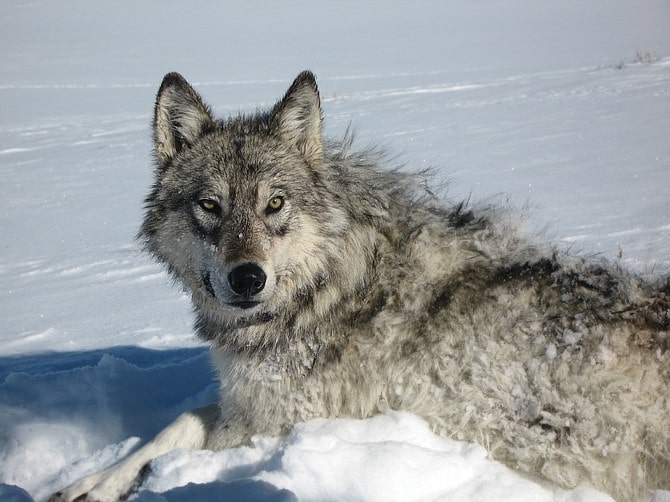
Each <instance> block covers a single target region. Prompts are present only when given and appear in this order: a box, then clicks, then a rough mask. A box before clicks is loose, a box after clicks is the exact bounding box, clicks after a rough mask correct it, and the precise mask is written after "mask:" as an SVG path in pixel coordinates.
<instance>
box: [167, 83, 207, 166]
mask: <svg viewBox="0 0 670 502" xmlns="http://www.w3.org/2000/svg"><path fill="white" fill-rule="evenodd" d="M213 125H214V118H213V117H212V112H211V111H210V109H209V107H208V106H207V105H205V103H203V101H202V99H201V98H200V96H199V95H198V93H197V92H195V90H194V89H193V87H191V86H190V85H189V83H188V82H187V81H186V80H185V79H184V77H182V76H181V75H180V74H179V73H168V74H167V75H165V77H164V78H163V83H162V84H161V86H160V89H159V90H158V95H157V96H156V108H155V110H154V147H155V149H156V158H157V160H158V163H159V165H160V166H165V165H166V163H167V162H169V161H170V160H171V159H172V158H173V157H174V156H175V155H177V154H178V153H179V152H180V151H181V150H183V149H184V148H188V147H190V146H191V145H193V143H195V141H196V140H197V139H198V138H199V137H200V136H202V134H203V133H204V132H205V131H207V129H210V128H212V127H213Z"/></svg>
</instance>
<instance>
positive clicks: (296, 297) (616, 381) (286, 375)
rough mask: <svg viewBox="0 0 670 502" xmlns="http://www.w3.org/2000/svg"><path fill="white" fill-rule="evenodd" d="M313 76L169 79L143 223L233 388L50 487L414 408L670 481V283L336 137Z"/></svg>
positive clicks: (628, 479)
mask: <svg viewBox="0 0 670 502" xmlns="http://www.w3.org/2000/svg"><path fill="white" fill-rule="evenodd" d="M321 130H322V115H321V106H320V99H319V93H318V90H317V85H316V81H315V79H314V76H313V75H312V74H311V73H309V72H304V73H301V74H300V75H299V76H298V77H297V78H296V79H295V81H294V82H293V84H292V85H291V86H290V88H289V89H288V91H287V93H286V95H285V96H284V97H283V98H282V99H281V100H280V101H279V102H278V103H277V104H276V105H275V106H274V107H273V108H272V109H270V110H268V111H262V112H256V113H252V114H247V115H240V116H235V117H231V118H227V119H225V120H217V119H215V118H214V117H213V115H212V112H211V110H210V108H209V107H208V106H207V105H206V104H205V103H204V102H203V101H202V99H201V98H200V96H199V95H198V94H197V93H196V91H195V90H194V89H193V88H192V87H191V86H190V85H189V84H188V83H187V82H186V81H185V80H184V78H183V77H181V76H180V75H179V74H176V73H171V74H168V75H167V76H166V77H165V79H164V80H163V83H162V85H161V87H160V90H159V91H158V96H157V100H156V106H155V118H154V124H153V134H154V143H155V145H154V146H155V160H156V179H155V184H154V185H153V188H152V190H151V193H150V194H149V196H148V198H147V199H146V214H145V218H144V222H143V224H142V226H141V230H140V232H139V238H140V239H141V241H142V242H143V243H144V245H145V247H146V249H147V250H148V252H149V253H151V254H152V255H153V256H154V257H155V258H156V259H157V260H158V261H159V262H161V263H163V264H165V266H166V267H167V270H168V271H169V272H170V274H171V275H172V276H173V277H174V278H175V279H176V280H177V281H178V282H179V283H181V284H183V286H185V288H186V289H187V290H188V291H189V292H190V294H191V296H192V301H193V305H194V309H195V317H196V320H195V327H196V331H197V334H198V335H199V336H200V337H201V338H202V339H204V340H207V341H209V342H210V343H211V353H212V359H213V361H214V363H215V365H216V367H217V369H218V372H219V374H220V379H221V400H220V403H218V404H217V405H212V406H209V407H207V408H203V409H199V410H195V411H193V412H191V413H187V414H185V415H183V416H182V417H180V418H179V419H178V420H177V421H176V422H175V423H174V424H172V425H171V426H169V427H168V428H167V429H165V430H164V431H163V432H162V433H161V434H160V435H159V436H158V437H157V438H156V439H154V440H153V441H151V442H149V443H148V444H147V445H146V446H144V447H143V448H141V449H140V450H138V451H137V452H135V453H134V454H132V455H131V456H130V457H129V458H128V459H126V460H124V461H122V462H121V463H120V464H118V465H116V466H113V467H111V468H110V469H108V470H107V471H105V472H102V473H100V474H95V475H93V476H91V477H89V478H85V479H83V480H81V481H79V482H77V483H75V484H74V485H73V486H71V487H70V488H68V489H66V490H64V491H63V492H61V493H59V494H57V495H55V496H54V500H73V499H75V498H77V497H79V498H78V500H115V499H119V498H122V497H124V496H125V495H127V494H128V493H129V492H130V491H132V490H133V489H134V488H135V487H136V484H137V483H138V482H139V481H138V480H141V473H142V472H143V470H144V469H145V466H146V465H147V464H148V463H149V462H150V461H151V459H152V458H155V457H156V456H158V455H161V454H163V453H165V452H167V451H169V450H172V449H174V448H211V449H223V448H230V447H236V446H239V445H243V444H245V443H246V442H248V441H249V438H250V437H251V436H252V435H254V434H261V435H266V436H276V435H282V434H286V433H287V431H289V430H290V429H291V427H292V426H293V425H294V424H295V423H296V422H299V421H305V420H310V419H312V418H315V417H327V418H328V417H344V416H346V417H370V416H372V415H374V414H377V413H380V412H383V411H385V410H405V411H409V412H412V413H415V414H417V415H419V416H421V417H424V418H425V419H426V420H427V421H428V422H429V423H430V424H431V426H432V427H433V428H434V430H435V431H437V432H438V433H440V434H443V435H446V436H450V437H454V438H458V439H463V440H467V441H477V442H479V443H481V444H482V445H484V446H485V447H486V448H487V449H488V451H489V452H490V455H491V456H492V458H494V459H497V460H499V461H501V462H504V463H505V464H507V465H509V466H511V467H513V468H515V469H518V470H521V471H523V472H526V473H529V474H530V475H532V476H540V477H543V478H546V479H548V480H551V481H552V482H553V483H556V484H558V485H560V486H562V487H574V486H576V485H578V484H580V483H590V484H591V485H593V486H595V487H596V488H599V489H601V490H604V491H606V492H608V493H610V494H612V495H613V496H614V497H615V498H617V499H618V500H633V499H639V498H643V497H646V496H648V495H649V493H651V491H652V490H654V489H670V383H669V382H670V350H668V349H669V348H670V347H669V345H670V342H669V341H668V334H669V333H670V283H668V282H666V281H664V280H660V279H659V280H658V281H657V282H656V283H652V282H644V281H642V280H640V279H638V278H636V277H635V276H633V275H632V274H629V273H627V272H625V271H623V270H621V269H620V268H618V267H616V266H614V265H612V264H608V263H607V262H604V261H602V260H595V259H593V260H590V259H583V258H578V257H573V256H570V255H569V254H568V253H566V252H562V251H560V250H558V249H556V248H554V247H550V246H548V245H541V244H534V243H533V242H532V241H531V240H530V239H529V238H527V237H525V236H524V235H523V233H522V232H521V231H520V230H519V229H518V226H519V218H518V217H517V216H515V213H514V212H513V211H510V210H507V209H504V208H500V207H495V206H494V205H490V204H489V205H476V204H466V203H458V204H447V203H442V202H440V201H439V200H437V198H436V197H433V196H431V195H430V193H429V192H428V191H427V190H426V189H425V187H424V184H423V182H422V181H421V180H418V179H417V177H416V176H413V175H408V174H403V173H402V172H400V171H398V170H383V169H381V168H380V167H379V166H380V164H382V163H383V155H381V154H379V153H376V152H375V151H374V150H372V149H368V150H364V151H360V152H358V151H355V150H354V149H353V148H352V141H351V137H350V136H349V135H348V136H347V137H346V138H345V139H344V140H343V141H339V142H338V141H329V140H327V139H324V138H323V137H322V131H321Z"/></svg>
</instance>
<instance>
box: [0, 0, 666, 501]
mask: <svg viewBox="0 0 670 502" xmlns="http://www.w3.org/2000/svg"><path fill="white" fill-rule="evenodd" d="M669 21H670V4H668V2H667V0H638V1H636V2H623V1H621V2H614V3H613V2H611V0H589V1H588V2H583V1H582V0H562V1H556V0H504V1H498V0H483V1H477V2H472V1H471V0H452V1H449V2H443V1H439V0H433V1H429V0H426V1H424V2H418V3H417V2H414V3H411V2H401V1H399V0H391V1H384V0H371V1H366V2H360V1H353V0H340V1H338V2H309V1H307V0H287V1H286V2H271V1H267V0H260V1H254V2H243V1H241V0H235V1H229V2H216V1H214V0H210V1H199V2H188V3H186V2H177V1H159V0H147V1H145V2H135V1H131V0H118V1H116V2H102V1H98V2H85V1H82V0H62V1H60V2H49V1H48V0H32V1H30V2H28V1H23V0H11V1H5V2H1V3H0V33H1V35H0V37H1V38H2V51H0V69H1V70H2V71H1V72H0V110H1V111H0V173H2V179H3V182H2V183H1V184H0V230H1V232H0V319H2V325H1V326H2V327H1V328H0V500H3V501H4V500H30V497H31V496H32V497H34V498H35V500H44V499H45V498H46V497H47V496H48V494H49V493H50V492H51V491H52V490H55V489H57V488H61V487H62V486H63V485H64V484H67V483H68V482H70V481H72V480H74V479H76V478H78V477H80V476H81V475H83V474H85V473H87V472H93V471H97V470H99V469H101V468H103V467H104V466H106V465H108V464H110V463H111V462H113V461H115V460H116V459H118V458H121V457H122V456H123V455H125V454H126V453H127V452H128V451H130V450H132V449H133V448H134V447H136V446H137V445H138V444H140V443H141V442H143V441H146V440H147V439H148V438H150V437H151V436H152V435H154V434H155V433H156V432H157V431H158V430H160V429H161V428H162V427H164V426H165V425H166V424H167V423H169V422H170V421H171V420H173V419H174V418H175V417H176V416H177V415H178V414H179V413H181V412H182V411H185V410H187V409H190V408H193V407H195V406H200V405H204V404H207V403H209V402H211V401H213V400H214V399H216V396H217V389H216V382H215V380H214V375H213V373H212V370H211V368H210V364H209V361H208V357H207V353H206V349H205V348H204V346H203V345H201V344H200V343H198V342H197V340H195V338H194V336H193V333H192V328H191V313H190V306H189V301H188V298H187V297H186V296H185V295H184V294H182V293H181V292H180V291H179V290H178V289H177V288H175V287H173V286H172V285H171V283H170V280H169V279H168V278H167V277H166V275H165V273H164V272H163V271H162V270H161V269H160V268H159V267H158V266H157V265H155V264H154V263H152V262H151V260H149V258H148V257H146V256H144V255H143V254H141V253H140V252H139V250H138V249H137V246H136V244H135V243H134V241H133V236H134V234H135V232H136V230H137V227H138V224H139V221H140V218H141V211H142V200H143V197H144V194H145V193H146V192H147V190H148V187H149V185H150V183H151V175H152V173H151V153H150V152H151V144H150V139H151V133H150V130H149V126H150V121H151V113H152V106H153V100H154V95H155V92H156V90H157V88H158V85H159V84H160V80H161V78H162V76H163V74H164V73H166V72H168V71H173V70H176V71H180V72H182V73H183V74H184V75H185V77H186V78H187V79H189V80H190V81H191V82H193V83H194V84H195V85H196V87H197V88H198V89H199V90H200V91H201V92H202V94H203V95H204V97H205V98H206V100H207V101H209V102H210V103H211V104H212V105H213V106H214V109H215V111H216V112H217V113H218V114H222V115H223V114H227V113H234V112H237V111H239V110H250V109H255V108H256V107H257V106H262V105H268V104H271V103H272V102H273V101H274V100H275V99H277V98H278V97H279V96H280V95H281V94H282V93H283V92H284V91H285V89H286V87H287V86H288V85H289V83H290V81H291V79H292V78H293V77H294V76H295V75H297V73H298V72H299V71H301V70H303V69H305V68H310V69H312V70H313V71H314V72H315V73H316V74H317V77H318V79H319V85H320V89H321V92H322V97H323V107H324V114H325V117H326V132H327V134H329V135H341V134H342V133H343V132H344V131H345V129H346V128H347V127H348V126H349V124H350V123H351V124H353V125H354V126H355V128H356V129H357V130H358V132H359V143H360V144H361V145H365V144H366V143H368V142H381V143H383V144H387V145H388V146H389V148H390V150H391V152H393V153H394V154H399V158H400V159H401V160H402V161H404V162H406V163H407V166H408V168H417V169H418V168H424V167H434V168H436V170H437V174H438V176H437V178H438V179H437V180H436V181H437V182H438V183H443V184H446V183H448V185H449V191H448V197H449V198H453V199H459V198H464V197H472V198H474V199H482V198H488V197H492V196H496V195H498V194H507V195H508V196H509V198H510V199H511V201H512V202H513V203H514V204H518V205H524V204H527V205H528V206H529V207H530V210H529V212H530V213H531V215H532V216H531V221H530V222H529V228H530V229H531V230H537V229H540V230H544V231H545V233H544V235H545V238H549V239H551V240H556V241H563V242H564V243H565V244H566V245H568V246H572V247H575V248H576V249H578V250H582V251H583V252H585V253H599V254H602V255H604V256H606V257H608V258H610V259H612V260H618V261H620V262H622V263H623V264H624V265H625V266H628V267H630V268H633V269H634V270H636V271H638V272H640V273H643V274H659V273H664V272H665V273H667V271H668V269H669V268H670V246H669V245H668V243H669V242H670V141H668V137H669V133H670V30H668V29H667V27H668V22H669ZM553 349H555V348H553ZM554 352H555V350H552V347H551V346H548V347H547V352H546V357H547V358H552V357H554ZM18 487H21V488H22V489H25V490H26V491H22V489H21V488H18ZM148 490H152V492H149V491H148ZM26 492H27V493H26ZM28 493H30V495H28ZM296 497H297V498H298V499H299V500H459V501H461V500H560V501H566V502H567V501H570V502H575V501H582V500H583V501H586V500H589V501H591V500H607V497H606V496H605V495H602V494H598V493H596V492H594V491H593V490H591V489H589V488H588V487H583V488H580V489H577V490H573V491H561V490H557V489H555V488H554V487H551V486H548V485H546V484H544V483H541V482H537V481H535V480H529V479H526V478H524V477H523V476H521V475H519V474H518V473H515V472H513V471H511V470H509V469H507V468H505V467H503V466H501V465H500V464H497V463H495V462H492V461H490V460H489V459H487V458H486V452H485V450H484V449H483V448H482V447H481V446H478V445H473V444H466V443H463V442H458V441H453V440H450V439H445V438H439V437H436V436H434V435H433V434H432V433H430V432H429V431H428V429H427V428H426V425H425V424H424V423H423V422H422V421H421V420H420V419H418V418H416V417H413V416H410V415H407V414H403V413H391V414H387V415H383V416H379V417H376V418H373V419H370V420H364V421H352V420H346V419H342V420H331V421H324V420H315V421H313V422H310V423H306V424H300V425H298V426H297V427H296V429H295V430H294V431H293V432H292V433H291V434H290V435H289V436H288V437H286V438H256V439H255V441H254V443H253V444H252V445H251V446H250V447H247V448H237V449H233V450H229V451H224V452H217V453H213V452H207V451H198V452H173V453H171V454H169V455H166V456H165V457H163V458H161V459H160V460H158V461H157V462H156V463H155V466H154V472H153V474H152V475H151V477H150V479H149V480H148V483H147V486H146V490H145V491H144V492H142V493H141V494H140V495H139V497H138V498H139V500H144V501H156V500H170V501H174V500H194V499H198V500H207V499H219V498H230V499H245V500H295V498H296ZM663 498H665V499H666V500H667V499H669V498H670V496H668V494H665V495H663V494H658V495H657V499H658V500H661V499H663Z"/></svg>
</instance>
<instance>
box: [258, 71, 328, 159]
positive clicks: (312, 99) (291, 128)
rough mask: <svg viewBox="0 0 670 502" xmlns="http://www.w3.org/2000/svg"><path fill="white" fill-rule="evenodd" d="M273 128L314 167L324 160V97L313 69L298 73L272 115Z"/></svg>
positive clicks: (273, 130) (272, 130) (271, 124)
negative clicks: (322, 114)
mask: <svg viewBox="0 0 670 502" xmlns="http://www.w3.org/2000/svg"><path fill="white" fill-rule="evenodd" d="M270 130H271V132H272V133H273V134H275V135H277V136H278V137H279V138H281V139H282V140H283V141H286V142H287V143H290V144H291V145H293V146H295V147H296V148H297V149H298V150H299V151H300V152H301V153H302V154H303V155H304V156H305V159H306V160H307V162H308V163H309V164H310V165H311V166H312V167H318V165H319V164H320V163H321V160H322V156H323V142H322V139H321V101H320V99H319V89H318V88H317V86H316V79H315V78H314V75H313V74H312V72H310V71H304V72H302V73H301V74H300V75H298V76H297V77H296V79H295V80H294V81H293V84H292V85H291V87H290V88H289V90H288V91H287V92H286V95H285V96H284V98H283V99H282V100H281V101H280V102H279V103H277V104H276V105H275V107H274V109H273V110H272V113H271V116H270Z"/></svg>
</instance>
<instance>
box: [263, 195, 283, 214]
mask: <svg viewBox="0 0 670 502" xmlns="http://www.w3.org/2000/svg"><path fill="white" fill-rule="evenodd" d="M283 206H284V197H279V196H278V197H272V198H271V199H270V202H268V209H267V211H268V212H270V213H274V212H276V211H279V210H280V209H281V208H282V207H283Z"/></svg>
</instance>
